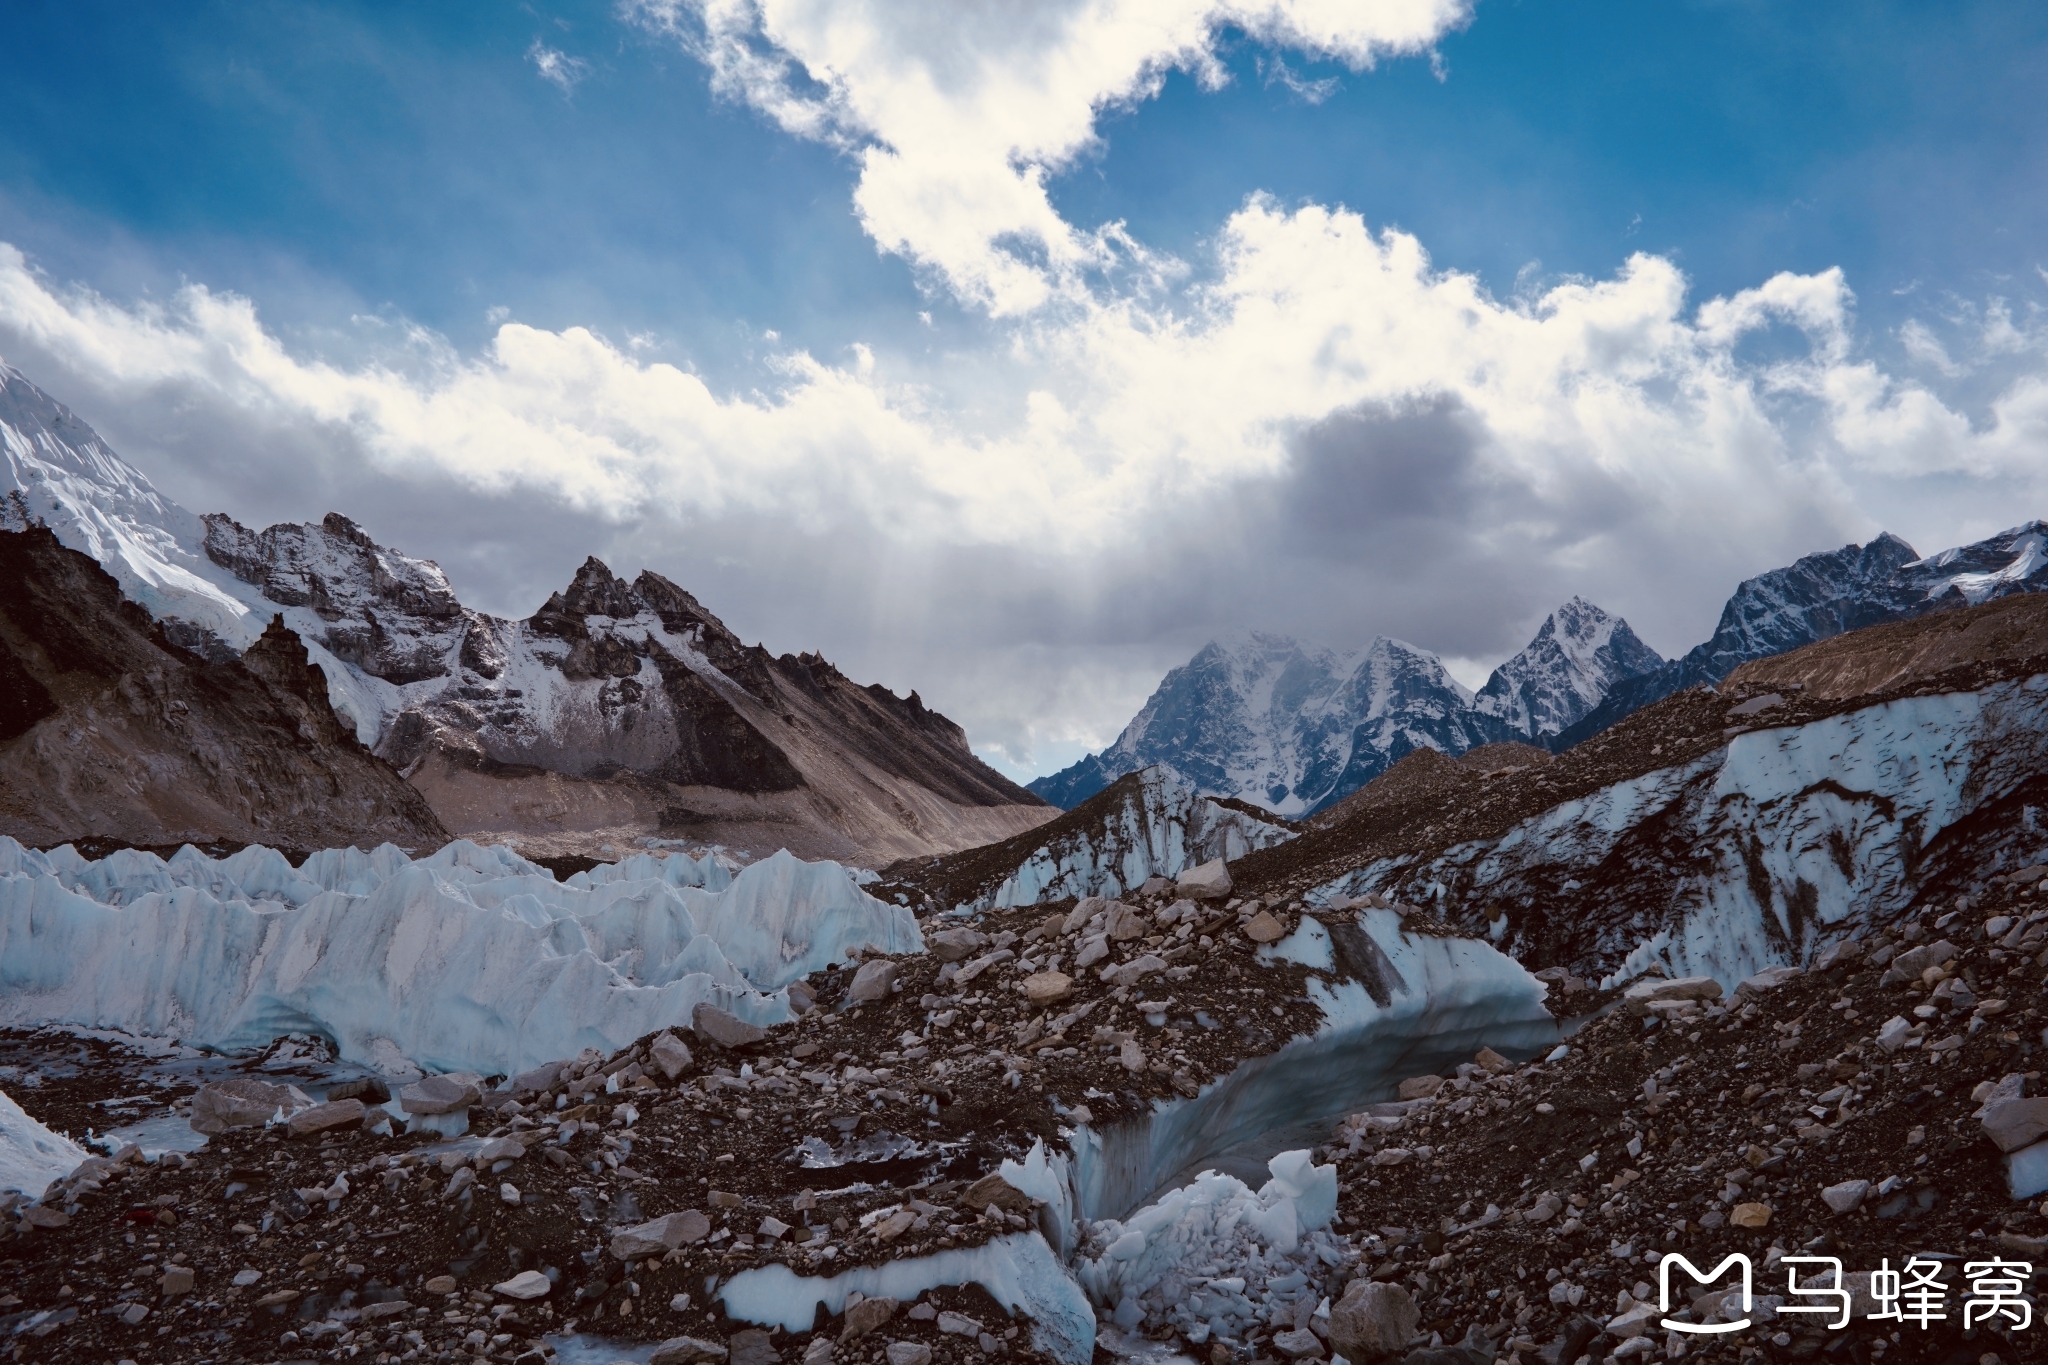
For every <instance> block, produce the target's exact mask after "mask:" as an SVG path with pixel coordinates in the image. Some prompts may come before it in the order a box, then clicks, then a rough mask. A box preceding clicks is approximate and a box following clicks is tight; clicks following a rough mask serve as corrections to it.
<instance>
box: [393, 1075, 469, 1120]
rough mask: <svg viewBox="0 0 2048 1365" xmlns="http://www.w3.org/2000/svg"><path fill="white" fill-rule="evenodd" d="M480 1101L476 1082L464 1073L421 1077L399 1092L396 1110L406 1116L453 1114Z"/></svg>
mask: <svg viewBox="0 0 2048 1365" xmlns="http://www.w3.org/2000/svg"><path fill="white" fill-rule="evenodd" d="M482 1098H483V1089H482V1087H480V1086H479V1085H478V1084H477V1082H476V1079H473V1078H472V1077H470V1076H469V1075H468V1074H467V1073H464V1072H450V1073H449V1074H448V1075H445V1076H422V1077H421V1078H420V1079H419V1080H416V1081H414V1082H413V1083H412V1084H411V1085H408V1086H406V1087H405V1088H403V1089H402V1090H400V1091H399V1092H398V1107H399V1108H401V1109H403V1110H404V1111H405V1112H406V1113H408V1114H419V1115H423V1116H424V1115H430V1114H454V1113H459V1112H461V1111H462V1110H464V1109H467V1108H469V1107H470V1106H471V1105H473V1104H475V1103H476V1102H477V1101H478V1100H480V1099H482Z"/></svg>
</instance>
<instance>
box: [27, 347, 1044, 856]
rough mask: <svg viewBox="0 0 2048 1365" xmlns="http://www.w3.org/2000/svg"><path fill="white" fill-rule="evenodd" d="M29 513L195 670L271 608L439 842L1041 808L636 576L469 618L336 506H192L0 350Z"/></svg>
mask: <svg viewBox="0 0 2048 1365" xmlns="http://www.w3.org/2000/svg"><path fill="white" fill-rule="evenodd" d="M35 525H43V526H47V527H48V528H49V529H50V531H52V532H53V533H54V534H55V536H56V539H57V541H58V542H60V543H61V544H62V545H64V546H66V547H68V548H70V549H72V550H76V551H78V552H80V553H82V554H84V555H87V556H90V557H91V558H92V559H94V560H97V561H98V562H99V564H100V565H101V567H102V568H103V569H105V571H106V572H107V573H108V574H110V575H112V577H113V579H114V580H115V581H116V582H117V583H118V584H119V586H120V590H121V592H122V593H123V594H124V595H125V596H126V597H127V598H128V599H129V600H130V601H131V602H133V603H135V604H137V605H139V606H140V607H142V608H143V609H144V610H145V611H146V612H147V613H148V614H149V616H150V617H151V618H153V619H154V621H155V622H156V623H157V624H158V625H159V626H160V628H161V631H162V635H163V637H164V639H165V640H166V641H167V642H168V643H169V644H172V645H175V646H177V647H179V648H181V649H183V650H185V651H189V652H190V653H191V654H195V655H198V656H200V657H201V658H202V659H205V660H209V661H212V662H213V663H215V664H217V665H226V664H228V663H230V662H232V661H234V660H237V659H239V658H241V657H243V656H244V655H245V653H246V652H247V651H248V650H249V649H250V647H251V646H252V645H255V644H256V643H257V641H258V640H259V638H261V637H262V636H263V635H264V632H265V631H266V629H267V628H269V627H270V626H271V623H272V620H273V618H281V625H280V626H279V629H281V630H283V631H285V632H286V633H288V634H290V635H295V636H296V638H297V640H298V641H303V643H304V648H305V651H306V653H307V655H308V656H309V658H310V661H311V663H312V664H314V665H316V666H317V667H318V668H319V670H320V672H321V673H322V674H324V675H325V692H326V700H327V701H328V702H331V704H332V706H333V710H334V712H335V713H336V714H338V715H339V716H340V717H341V718H342V719H343V721H344V722H345V723H346V724H347V725H348V726H349V727H350V728H352V729H353V731H354V738H355V739H357V740H360V742H361V743H362V744H363V745H366V746H369V747H370V748H371V749H373V750H374V751H375V753H376V755H377V756H378V757H379V758H381V759H383V760H385V761H387V762H388V763H389V764H390V765H392V766H393V767H395V768H396V769H397V770H398V771H400V772H401V773H403V775H404V776H405V777H406V778H407V779H409V780H410V782H411V784H412V786H413V787H414V788H415V789H417V790H418V791H419V792H420V793H421V794H422V795H424V796H425V797H426V799H427V801H428V803H429V804H431V806H432V808H433V813H434V815H435V816H437V817H438V818H439V820H440V822H441V823H442V824H443V825H445V826H446V827H447V828H448V830H450V831H452V832H454V833H456V834H462V835H468V836H470V837H474V838H478V839H492V838H502V839H505V840H508V841H511V842H515V843H517V844H518V845H519V846H520V847H521V848H522V849H524V850H526V851H527V852H529V853H530V854H532V855H534V856H549V855H583V854H590V853H595V852H601V851H603V849H604V848H605V847H606V845H607V841H613V842H615V843H639V842H641V841H643V840H645V839H649V838H653V839H669V840H677V841H681V842H684V843H692V844H708V843H719V844H723V845H725V846H727V847H730V848H733V849H735V850H739V851H748V852H758V853H769V852H773V851H775V850H776V849H780V848H785V847H786V848H789V849H790V850H791V851H792V852H795V853H797V854H799V855H800V856H804V857H812V858H816V857H832V858H839V859H844V860H849V861H855V862H871V863H875V864H880V863H883V862H888V861H890V860H893V859H896V858H902V857H909V856H915V855H918V854H929V853H938V852H942V851H947V850H951V849H958V848H965V847H971V846H974V845H978V844H983V843H988V842H991V841H995V840H1000V839H1003V838H1006V837H1008V836H1010V835H1013V834H1016V833H1019V832H1020V831H1023V830H1026V829H1029V828H1031V827H1033V826H1035V825H1037V824H1040V823H1042V822H1044V821H1045V820H1047V819H1050V818H1052V816H1053V815H1055V814H1056V812H1055V811H1053V810H1052V809H1051V808H1050V807H1049V806H1047V805H1046V804H1045V803H1044V802H1043V801H1041V800H1040V799H1039V798H1038V797H1036V796H1033V795H1032V794H1031V793H1029V792H1027V791H1025V790H1024V789H1023V788H1021V787H1019V786H1017V785H1016V784H1015V783H1013V782H1011V781H1009V780H1008V779H1007V778H1005V777H1003V776H1002V775H1001V774H999V773H997V772H996V771H995V770H994V769H992V768H990V767H988V766H987V765H986V764H984V763H982V762H981V760H979V759H977V758H975V757H974V755H973V754H972V753H971V752H970V751H969V749H968V747H967V739H966V735H965V734H964V732H962V730H961V729H960V727H959V726H958V725H955V724H954V723H953V722H952V721H950V720H948V719H946V718H945V717H944V716H941V715H939V714H937V713H936V712H933V711H931V710H929V709H928V708H927V707H925V705H924V703H923V702H922V701H921V700H920V699H919V698H918V696H917V694H916V693H914V692H913V693H912V694H911V695H910V696H909V697H907V698H904V697H898V696H895V695H894V694H893V693H891V692H890V691H889V690H888V689H887V688H884V687H880V686H871V687H862V686H859V685H857V684H855V683H853V682H851V681H850V680H848V679H847V678H846V677H845V676H844V675H843V674H841V673H840V672H839V671H838V670H837V669H836V668H834V667H833V666H832V665H831V664H830V663H828V662H826V661H825V660H824V659H822V658H820V657H818V656H816V655H812V654H804V655H788V654H785V655H782V656H780V657H777V656H773V655H770V654H769V653H768V652H767V651H766V650H765V649H762V648H761V647H759V646H758V645H756V646H748V645H745V644H743V643H742V642H741V641H740V640H739V639H738V638H737V637H735V636H734V635H733V634H732V632H731V631H729V630H727V629H726V628H725V626H724V625H723V624H722V623H721V622H720V621H719V620H718V618H717V617H715V616H713V615H712V614H711V613H710V612H709V611H707V610H706V609H705V608H704V606H703V605H702V604H701V603H699V602H698V601H697V600H696V599H695V598H693V597H692V596H691V595H690V594H689V593H687V592H685V591H684V590H683V589H681V588H680V587H678V586H677V585H675V584H674V583H671V582H669V581H668V580H667V579H665V578H662V577H661V576H660V575H658V574H654V573H642V574H640V575H639V577H638V578H636V579H634V580H633V581H632V582H631V583H627V582H625V581H623V580H621V579H620V578H618V577H616V576H615V575H613V573H612V572H611V570H610V569H608V568H607V567H606V566H605V565H603V564H602V563H600V562H598V561H597V560H595V559H591V560H588V561H586V562H585V564H584V565H583V567H582V568H581V569H580V570H578V571H577V573H576V576H575V578H574V580H573V581H572V582H571V583H570V584H569V585H568V586H567V587H566V588H565V589H564V590H563V591H561V592H558V593H556V594H554V595H553V596H552V597H550V598H549V599H548V601H547V602H546V603H544V604H543V605H542V606H541V608H540V609H539V610H538V611H537V612H535V613H534V614H533V615H532V616H531V617H528V618H526V619H525V620H506V619H503V618H499V617H494V616H489V615H486V614H485V613H482V612H478V611H474V610H472V609H470V608H468V607H465V606H463V604H462V603H461V601H460V600H459V599H458V598H457V597H456V595H455V592H454V590H453V588H452V587H451V586H450V585H449V582H448V579H447V576H446V575H445V574H443V573H442V572H441V570H440V568H439V567H438V566H437V565H435V564H433V563H432V562H431V561H428V560H423V559H414V558H411V557H409V556H406V555H403V554H400V553H399V552H397V551H396V550H392V549H389V548H386V547H384V546H380V545H378V544H376V543H375V542H374V541H373V540H372V539H371V538H370V537H369V535H367V534H366V533H365V532H364V531H363V530H362V529H361V528H360V527H358V526H357V525H356V524H355V523H354V522H352V521H350V520H349V519H348V518H347V517H345V516H342V515H340V514H338V513H329V514H328V515H327V516H326V518H325V519H323V520H322V521H321V522H319V523H318V524H285V525H279V526H272V527H270V528H268V529H267V530H263V531H255V530H251V529H249V528H247V527H244V526H242V525H240V524H238V523H237V522H236V521H235V520H234V519H233V518H231V517H229V516H225V515H220V514H214V515H208V516H203V517H202V516H196V515H194V514H193V513H191V512H189V511H187V510H185V509H184V508H182V507H180V506H178V505H177V504H176V503H174V502H172V501H171V500H170V499H168V498H166V497H164V496H163V495H162V494H161V493H159V492H158V491H157V490H156V489H155V488H154V487H152V486H151V485H150V483H149V480H148V479H147V478H145V477H144V476H143V475H142V474H141V473H140V472H139V471H138V470H136V469H135V468H134V467H133V466H131V465H129V464H128V463H126V462H125V461H123V460H122V459H121V458H120V457H119V456H118V455H116V454H115V453H114V452H113V451H112V450H111V449H110V448H108V446H107V445H106V443H105V442H104V441H102V440H101V439H100V438H99V436H98V435H97V434H96V433H95V432H94V431H93V430H92V428H91V427H90V426H88V425H87V424H86V423H84V422H83V421H81V420H80V419H79V418H78V417H77V416H76V415H75V414H73V413H71V412H70V411H69V410H67V409H66V408H65V407H64V406H63V405H62V404H60V403H58V402H57V401H56V400H55V399H53V398H51V397H50V396H49V395H48V394H46V393H44V392H43V391H42V390H41V389H38V388H37V387H36V386H35V385H34V384H32V383H30V382H29V381H28V380H27V379H26V378H24V377H23V376H22V375H21V374H20V372H18V371H16V370H13V369H11V368H8V367H7V366H5V365H0V530H13V531H20V530H23V529H25V528H28V527H31V526H35ZM293 647H296V646H293ZM17 742H22V743H25V742H27V739H26V738H24V739H22V740H20V741H17ZM364 757H365V758H368V757H369V756H368V755H364ZM86 815H89V812H85V813H84V814H81V817H80V818H85V816H86ZM132 823H133V822H132V821H131V822H130V824H132ZM123 828H124V829H125V828H128V826H125V825H124V827H123ZM77 832H79V833H96V832H106V831H96V830H92V829H81V830H79V831H77ZM125 837H128V838H131V839H137V841H139V842H147V841H148V840H144V839H139V838H138V836H136V835H135V834H132V833H131V834H128V835H126V836H125ZM179 837H184V836H183V834H182V833H180V835H179ZM329 837H331V838H335V839H336V840H337V841H339V842H347V840H346V839H345V838H342V837H340V836H338V835H332V834H330V836H329ZM366 837H367V836H366Z"/></svg>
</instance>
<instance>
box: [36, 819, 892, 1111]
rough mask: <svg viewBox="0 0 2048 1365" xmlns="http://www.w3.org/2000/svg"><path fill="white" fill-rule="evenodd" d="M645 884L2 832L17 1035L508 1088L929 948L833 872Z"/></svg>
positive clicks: (682, 861)
mask: <svg viewBox="0 0 2048 1365" xmlns="http://www.w3.org/2000/svg"><path fill="white" fill-rule="evenodd" d="M631 870H634V871H647V872H649V873H650V874H652V875H649V876H647V877H644V878H641V879H637V880H629V879H614V880H608V881H596V880H594V879H592V878H589V877H582V878H572V879H571V881H570V882H569V883H567V884H560V883H557V882H556V881H555V880H554V878H553V877H552V876H551V875H549V873H548V872H547V871H546V870H545V869H544V868H540V867H537V866H535V865H533V864H532V863H529V862H527V861H525V860H524V859H522V858H520V857H518V856H517V855H515V854H513V853H512V852H510V851H509V850H507V849H503V848H479V847H478V846H477V845H475V844H471V843H468V842H457V843H453V844H450V845H448V846H447V847H446V848H444V849H442V850H441V851H440V852H438V853H436V854H434V855H433V856H432V857H429V858H422V859H418V860H414V859H410V858H407V857H406V856H405V855H404V854H403V853H401V852H400V851H399V850H398V849H396V848H393V847H390V846H389V845H386V846H384V847H382V848H379V849H377V850H375V851H374V852H371V853H367V854H366V853H363V852H361V851H359V850H356V849H340V850H328V851H325V852H322V853H317V854H315V855H313V857H312V858H310V859H308V860H307V862H306V863H305V864H304V866H302V867H300V868H298V869H296V870H295V869H293V868H292V867H291V865H290V864H289V863H287V862H286V861H285V860H284V859H283V858H282V857H280V856H279V855H278V854H276V853H275V852H273V851H271V850H268V849H261V848H250V849H245V850H243V851H242V852H241V853H239V854H236V855H235V856H234V857H233V858H229V859H223V860H219V861H215V860H213V859H209V858H206V857H205V856H203V855H202V854H200V853H198V852H197V851H196V850H194V849H191V848H187V849H184V850H182V851H181V852H180V853H179V854H178V856H176V857H174V858H172V859H170V860H169V861H168V862H166V861H164V860H162V859H158V858H156V857H155V856H154V855H152V854H148V853H139V852H133V851H128V852H123V853H120V854H116V855H114V856H113V857H110V858H107V859H104V860H101V861H99V862H96V863H95V862H90V861H88V860H86V859H84V858H82V857H80V856H79V855H78V854H77V853H76V852H75V851H74V850H73V849H71V848H70V846H69V845H66V846H65V847H63V848H60V849H58V850H56V851H55V852H53V853H50V854H42V853H37V852H35V851H33V850H29V849H24V848H23V847H22V846H21V845H20V844H17V843H15V842H14V841H13V840H12V839H7V838H4V837H0V1022H4V1023H6V1024H8V1025H14V1026H34V1025H37V1024H43V1023H53V1022H54V1023H64V1024H75V1025H84V1026H88V1027H99V1028H118V1029H124V1030H129V1031H132V1032H136V1033H143V1034H151V1035H155V1036H158V1037H178V1038H182V1039H183V1040H184V1041H186V1042H187V1043H191V1044H195V1045H202V1046H209V1047H220V1048H235V1047H258V1046H262V1045H264V1044H266V1043H268V1042H269V1041H270V1040H271V1039H273V1038H275V1037H277V1036H279V1035H280V1034H284V1033H292V1032H299V1033H314V1034H318V1035H321V1036H323V1037H326V1038H328V1039H330V1040H332V1042H333V1043H334V1044H335V1051H336V1054H337V1055H338V1056H340V1057H342V1058H344V1059H346V1060H349V1061H353V1062H357V1063H361V1064H364V1065H368V1066H373V1067H376V1068H378V1069H380V1070H383V1071H386V1072H389V1073H392V1074H403V1073H406V1072H409V1071H415V1070H421V1069H425V1070H430V1071H452V1070H471V1071H477V1072H481V1073H484V1074H486V1075H490V1074H508V1073H511V1072H515V1071H518V1070H520V1069H522V1068H525V1067H530V1066H534V1065H537V1064H539V1063H541V1062H544V1061H551V1060H554V1059H556V1058H560V1057H569V1056H574V1055H575V1054H576V1053H577V1052H578V1051H580V1050H581V1049H582V1048H584V1047H586V1046H596V1047H601V1048H604V1049H606V1050H607V1051H610V1050H614V1049H617V1048H619V1047H622V1046H624V1045H625V1044H627V1043H629V1042H631V1041H632V1040H633V1039H635V1038H639V1037H641V1036H643V1035H644V1034H647V1033H649V1032H651V1031H653V1030H656V1029H660V1028H663V1027H687V1026H688V1025H689V1023H690V1019H691V1013H692V1011H693V1010H694V1009H695V1007H696V1006H697V1005H698V1004H699V1003H703V1002H709V1003H711V1004H714V1005H717V1006H719V1007H720V1008H722V1009H726V1010H730V1011H731V1012H732V1013H734V1014H736V1015H738V1016H740V1017H741V1018H743V1019H747V1020H750V1021H752V1022H754V1023H759V1024H769V1023H775V1022H780V1021H782V1020H785V1019H787V1018H789V1017H790V1014H789V1003H788V999H787V997H786V995H785V994H784V993H783V988H784V987H785V986H787V985H788V984H789V983H790V982H792V981H794V980H797V979H798V978H800V977H802V976H804V975H806V974H808V973H810V972H813V971H817V970H819V969H821V968H823V967H824V966H826V965H827V964H828V963H831V962H839V961H845V960H846V959H847V957H848V955H849V950H850V949H852V948H854V947H860V948H863V949H866V950H871V951H879V952H885V953H908V952H916V951H919V950H921V949H922V947H923V939H922V937H921V936H920V934H919V933H918V929H917V923H916V921H915V920H914V919H913V918H912V917H911V915H910V913H909V912H908V911H907V910H904V909H902V908H901V907H899V906H893V905H885V904H883V903H882V902H880V901H877V900H875V899H874V898H872V897H870V896H868V895H867V894H866V893H865V892H863V891H862V890H861V889H860V887H859V886H858V885H857V884H856V883H855V880H854V878H853V875H852V874H851V873H850V872H848V871H847V870H846V869H845V868H843V867H840V866H839V865H837V864H834V863H804V862H799V861H798V860H797V859H795V858H793V857H791V856H790V855H789V854H787V853H782V854H777V855H776V856H774V857H772V858H769V859H766V860H765V861H762V862H760V863H756V864H754V865H753V866H751V867H748V868H746V869H745V870H744V871H742V872H740V874H739V875H738V876H736V877H731V878H730V880H729V881H728V880H727V877H728V875H729V874H728V873H727V871H726V869H725V868H724V867H723V866H722V865H720V864H718V863H716V862H713V861H711V860H703V861H695V862H693V861H691V860H689V859H687V858H681V857H676V858H671V859H669V860H667V862H666V864H665V865H663V866H661V867H659V868H653V867H648V868H635V869H631ZM713 885H716V886H719V887H720V889H716V890H713V889H710V886H713Z"/></svg>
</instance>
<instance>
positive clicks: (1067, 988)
mask: <svg viewBox="0 0 2048 1365" xmlns="http://www.w3.org/2000/svg"><path fill="white" fill-rule="evenodd" d="M1073 993H1074V978H1073V977H1071V976H1068V975H1067V974H1066V973H1065V972H1034V973H1033V974H1032V975H1030V976H1027V977H1025V978H1024V998H1025V999H1026V1000H1029V1001H1030V1002H1031V1003H1032V1004H1034V1005H1050V1004H1053V1003H1055V1002H1056V1001H1060V1000H1064V999H1066V998H1067V997H1068V996H1070V995H1072V994H1073Z"/></svg>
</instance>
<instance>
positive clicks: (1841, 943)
mask: <svg viewBox="0 0 2048 1365" xmlns="http://www.w3.org/2000/svg"><path fill="white" fill-rule="evenodd" d="M1861 956H1863V945H1862V944H1860V943H1858V942H1857V941H1856V940H1855V939H1853V938H1838V939H1836V940H1835V941H1834V942H1833V943H1830V944H1828V945H1827V946H1826V947H1825V948H1822V949H1821V950H1820V952H1818V953H1816V954H1815V955H1814V959H1813V969H1814V970H1815V971H1817V972H1826V971H1832V970H1834V969H1835V968H1836V967H1840V966H1844V965H1846V964H1848V963H1851V962H1854V961H1855V960H1856V959H1857V958H1859V957H1861Z"/></svg>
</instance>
